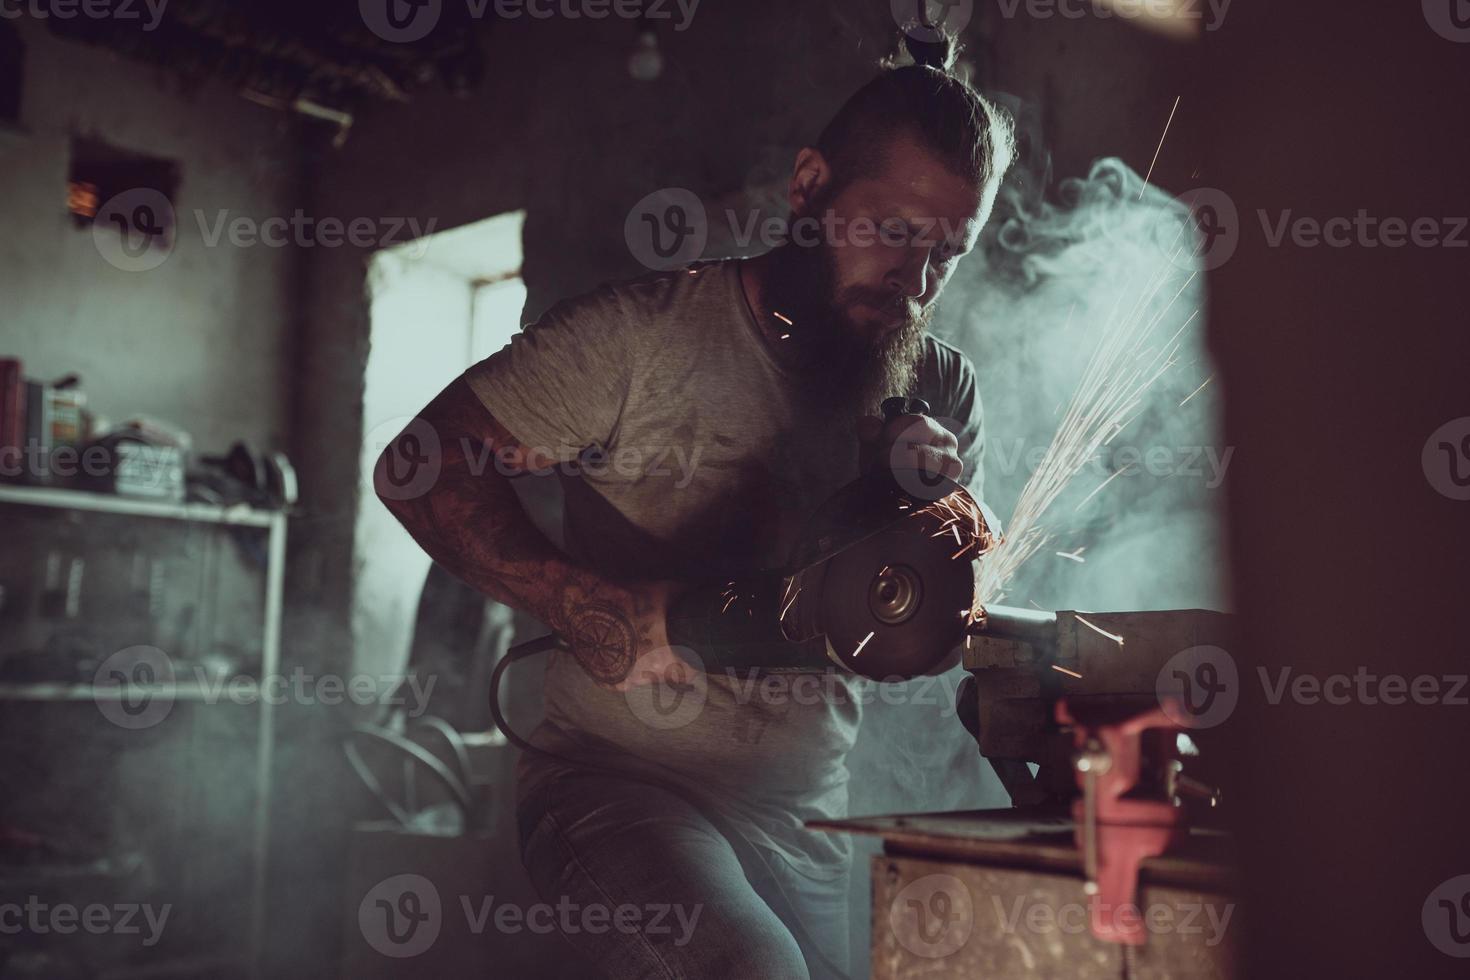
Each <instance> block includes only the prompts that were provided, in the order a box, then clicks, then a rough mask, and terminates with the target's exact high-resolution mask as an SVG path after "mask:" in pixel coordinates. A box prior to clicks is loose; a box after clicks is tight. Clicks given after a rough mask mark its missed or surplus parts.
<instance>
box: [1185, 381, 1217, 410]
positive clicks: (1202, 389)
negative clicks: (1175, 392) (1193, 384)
mask: <svg viewBox="0 0 1470 980" xmlns="http://www.w3.org/2000/svg"><path fill="white" fill-rule="evenodd" d="M1214 380H1215V376H1214V375H1213V374H1212V375H1210V376H1209V377H1208V378H1206V379H1205V380H1204V382H1203V383H1202V384H1201V385H1200V386H1199V387H1198V388H1196V389H1194V390H1193V391H1191V392H1190V393H1189V394H1188V395H1186V396H1184V402H1187V401H1189V400H1190V399H1191V398H1193V397H1194V396H1195V395H1198V394H1199V393H1200V392H1202V391H1204V390H1205V385H1207V384H1209V383H1210V382H1211V381H1214ZM1184 402H1180V403H1179V407H1180V408H1183V407H1184Z"/></svg>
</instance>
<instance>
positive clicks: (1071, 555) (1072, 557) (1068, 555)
mask: <svg viewBox="0 0 1470 980" xmlns="http://www.w3.org/2000/svg"><path fill="white" fill-rule="evenodd" d="M1086 550H1087V549H1086V548H1078V549H1077V550H1076V551H1058V552H1057V557H1058V558H1065V559H1067V560H1068V561H1075V562H1076V563H1077V564H1079V565H1081V564H1084V563H1085V562H1086V561H1087V559H1086V558H1083V557H1082V552H1084V551H1086Z"/></svg>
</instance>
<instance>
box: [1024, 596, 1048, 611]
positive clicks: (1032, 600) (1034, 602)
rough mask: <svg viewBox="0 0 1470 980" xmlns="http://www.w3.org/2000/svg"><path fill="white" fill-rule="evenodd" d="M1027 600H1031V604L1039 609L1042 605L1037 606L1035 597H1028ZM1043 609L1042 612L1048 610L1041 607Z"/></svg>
mask: <svg viewBox="0 0 1470 980" xmlns="http://www.w3.org/2000/svg"><path fill="white" fill-rule="evenodd" d="M1026 601H1027V602H1029V603H1031V605H1033V606H1036V608H1037V609H1041V607H1040V606H1037V605H1036V600H1035V599H1027V600H1026ZM1041 611H1042V612H1046V610H1045V609H1041Z"/></svg>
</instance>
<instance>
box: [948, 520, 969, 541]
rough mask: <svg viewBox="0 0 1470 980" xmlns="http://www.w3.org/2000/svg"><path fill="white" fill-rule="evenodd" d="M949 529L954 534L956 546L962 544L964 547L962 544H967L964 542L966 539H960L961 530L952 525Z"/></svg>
mask: <svg viewBox="0 0 1470 980" xmlns="http://www.w3.org/2000/svg"><path fill="white" fill-rule="evenodd" d="M949 529H950V530H951V531H953V532H954V543H955V544H961V545H962V544H964V543H965V542H964V539H963V538H961V537H960V529H959V528H958V527H956V526H955V525H953V524H951V525H950V528H949Z"/></svg>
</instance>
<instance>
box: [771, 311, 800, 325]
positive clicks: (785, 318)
mask: <svg viewBox="0 0 1470 980" xmlns="http://www.w3.org/2000/svg"><path fill="white" fill-rule="evenodd" d="M771 316H773V317H775V318H776V319H777V320H780V321H781V322H782V323H784V324H786V325H787V326H788V327H794V326H796V324H794V323H792V322H791V318H790V317H788V316H787V315H786V314H784V313H778V312H776V311H774V310H772V311H771Z"/></svg>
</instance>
